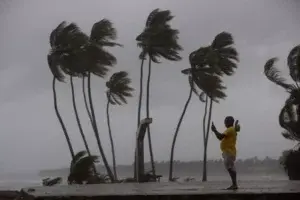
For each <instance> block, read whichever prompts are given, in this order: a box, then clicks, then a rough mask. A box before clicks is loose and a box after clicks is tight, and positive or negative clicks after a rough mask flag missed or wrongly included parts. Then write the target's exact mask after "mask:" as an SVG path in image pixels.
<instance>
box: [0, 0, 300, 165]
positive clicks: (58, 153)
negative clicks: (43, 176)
mask: <svg viewBox="0 0 300 200" xmlns="http://www.w3.org/2000/svg"><path fill="white" fill-rule="evenodd" d="M299 3H300V2H296V0H285V1H282V0H255V1H254V0H252V1H251V0H227V1H217V0H209V1H208V0H206V1H204V0H203V1H202V0H201V1H200V0H189V1H179V0H176V1H175V0H168V1H167V0H160V1H158V0H155V1H154V0H152V1H150V0H143V1H141V0H126V1H121V0H111V1H100V0H90V1H79V0H52V1H46V0H26V1H25V0H18V1H17V0H15V1H9V0H2V1H1V2H0V11H1V14H0V27H1V29H0V133H1V134H0V147H1V151H0V169H1V170H5V171H11V170H23V169H39V168H41V169H42V168H43V169H44V168H56V167H62V166H68V163H69V161H70V158H69V152H68V149H67V145H66V142H65V138H64V136H63V133H62V130H61V128H60V125H59V123H58V120H57V118H56V116H55V112H54V109H53V95H52V90H51V79H52V75H51V73H50V71H49V69H48V66H47V62H46V55H47V53H48V50H49V34H50V32H51V31H52V30H53V29H54V28H55V27H56V26H57V25H58V24H59V23H60V22H61V21H63V20H66V21H68V22H76V23H77V24H78V25H79V26H80V27H82V29H83V30H84V31H86V32H87V33H89V31H90V28H91V27H92V25H93V23H95V22H96V21H98V20H101V19H103V18H108V19H110V20H111V21H112V22H114V24H115V27H116V28H117V30H118V35H119V38H118V42H120V43H122V44H123V45H124V48H115V49H113V50H112V52H113V53H114V54H115V56H116V57H117V58H118V64H117V65H116V66H115V69H114V70H113V71H117V70H127V71H128V72H129V74H130V76H131V78H132V81H133V86H134V87H135V88H137V87H138V79H139V66H140V61H139V60H138V54H139V52H140V50H139V49H138V48H137V46H136V42H135V37H136V35H137V34H138V33H139V32H140V31H141V30H142V28H143V26H144V23H145V19H146V17H147V16H148V14H149V13H150V12H151V11H152V10H153V9H155V8H161V9H170V10H171V11H172V13H173V14H174V15H175V18H174V20H173V21H172V25H173V26H174V27H176V28H178V29H179V30H180V44H181V45H182V46H183V47H184V49H185V50H184V51H183V52H182V54H181V55H182V56H183V60H182V61H181V62H177V63H174V62H169V61H163V62H162V63H161V64H159V65H157V64H154V65H153V76H152V78H153V79H152V85H151V115H152V117H153V118H154V122H153V124H152V129H151V130H152V138H153V147H154V154H155V159H156V160H158V161H161V160H168V159H169V153H170V146H171V141H172V137H173V134H174V130H175V126H176V124H177V122H178V118H179V115H180V114H181V112H182V109H183V106H184V103H185V101H186V99H187V96H188V83H187V79H186V77H184V76H183V75H182V74H181V73H180V70H181V69H183V68H186V67H189V65H188V54H189V53H190V52H191V51H193V50H195V49H197V48H199V47H200V46H204V45H208V44H209V42H210V41H211V40H212V39H213V38H214V36H215V35H216V34H218V33H219V32H222V31H228V32H231V33H232V34H233V36H234V39H235V42H236V48H237V49H238V51H239V53H240V64H239V68H238V70H237V71H236V74H235V75H234V76H233V77H229V78H225V84H226V86H227V87H228V89H227V91H226V93H227V95H228V98H227V99H226V100H225V101H221V102H220V104H219V105H214V111H213V121H215V124H216V125H217V127H218V128H219V130H222V129H223V128H224V127H223V119H224V117H225V116H226V115H233V116H235V117H236V118H238V119H239V120H240V123H241V125H242V131H241V133H240V135H239V138H238V157H239V158H246V157H252V156H258V157H260V158H262V157H265V156H271V157H278V156H279V155H280V154H281V152H282V150H284V149H287V148H290V147H291V146H292V145H293V143H292V142H290V141H287V140H285V139H283V137H282V136H281V134H280V132H281V128H280V127H279V125H278V114H279V111H280V108H281V106H282V105H283V103H284V100H285V98H286V96H287V94H286V93H285V92H284V91H283V90H282V89H281V88H278V87H277V86H275V85H274V84H272V83H271V82H269V81H268V80H267V79H266V78H265V77H264V75H263V73H262V72H263V65H264V63H265V61H266V60H267V59H269V58H270V57H273V56H279V57H280V62H279V63H278V66H279V68H280V69H282V70H284V73H285V74H287V69H286V67H285V66H286V65H285V60H286V56H287V54H288V52H289V50H290V49H291V48H292V47H293V46H295V45H297V44H299V43H300V38H299V35H300V28H299V26H298V23H299V20H298V19H299V14H298V13H297V11H299V8H300V4H299ZM297 22H298V23H297ZM104 85H105V84H104V80H102V79H99V78H96V77H95V78H93V95H94V96H93V99H94V102H95V109H96V114H97V119H98V126H99V129H100V133H101V138H102V143H103V146H104V148H105V152H106V154H107V157H108V158H109V160H111V156H110V145H109V140H108V131H107V126H106V120H105V103H106V99H105V95H104V91H105V87H104ZM76 86H77V90H76V92H77V101H78V107H79V112H80V115H81V119H82V123H83V125H84V130H85V132H86V135H87V137H88V141H89V144H90V146H91V148H92V149H93V152H95V153H96V154H98V150H97V146H96V141H95V139H94V136H93V132H92V130H91V127H90V124H89V122H88V119H87V115H86V113H85V110H84V107H83V105H84V104H83V101H82V94H81V87H80V82H79V80H77V81H76ZM57 91H58V98H59V107H60V110H61V114H62V116H63V118H64V121H65V123H66V125H67V128H68V131H69V133H70V135H71V139H72V143H73V144H74V147H75V150H76V151H79V150H82V149H83V144H82V141H81V138H80V135H79V131H78V128H77V125H76V121H75V117H74V114H73V110H72V104H71V92H70V88H69V85H68V84H58V87H57ZM137 92H138V91H136V93H135V96H134V98H132V99H130V100H129V104H128V105H126V106H123V107H119V106H118V107H114V108H112V109H111V111H112V114H111V117H112V130H113V135H114V137H115V144H116V156H117V162H118V163H119V164H130V163H132V160H133V151H134V136H135V131H136V112H137V106H136V105H137V101H138V99H137V94H138V93H137ZM203 108H204V105H203V104H201V103H200V102H199V101H198V99H197V98H196V97H194V98H193V100H192V103H191V105H190V107H189V108H188V112H187V114H186V117H185V120H184V123H183V124H182V127H181V130H180V133H179V137H178V140H177V141H178V142H177V146H176V151H175V159H178V160H184V161H187V160H199V159H202V147H203V145H202V131H201V130H202V114H203V110H204V109H203ZM143 114H144V113H143ZM146 148H147V146H146ZM208 157H209V158H220V157H221V156H220V150H219V144H218V141H217V139H216V138H215V137H214V136H213V135H211V137H210V140H209V152H208ZM146 158H147V159H148V158H149V156H148V152H147V151H146Z"/></svg>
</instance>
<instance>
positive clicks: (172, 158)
mask: <svg viewBox="0 0 300 200" xmlns="http://www.w3.org/2000/svg"><path fill="white" fill-rule="evenodd" d="M183 72H184V70H183V71H182V73H183ZM192 79H193V78H192V75H191V74H189V77H188V80H189V85H190V91H189V94H188V98H187V100H186V102H185V104H184V107H183V111H182V113H181V115H180V118H179V121H178V124H177V126H176V129H175V133H174V136H173V141H172V147H171V155H170V167H169V181H173V161H174V149H175V144H176V139H177V136H178V133H179V129H180V126H181V123H182V121H183V117H184V115H185V113H186V110H187V108H188V106H189V104H190V101H191V99H192V94H193V92H195V93H196V94H198V92H197V90H196V89H195V86H194V82H193V80H192Z"/></svg>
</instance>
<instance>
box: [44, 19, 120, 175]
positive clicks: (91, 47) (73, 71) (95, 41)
mask: <svg viewBox="0 0 300 200" xmlns="http://www.w3.org/2000/svg"><path fill="white" fill-rule="evenodd" d="M64 25H65V23H62V24H61V25H60V26H59V27H60V29H61V30H62V31H60V32H59V34H57V33H56V32H54V34H51V36H50V38H58V39H56V40H55V41H54V43H55V44H54V45H56V46H55V47H56V48H53V49H54V50H53V51H52V52H51V54H50V55H51V57H54V56H55V55H58V56H56V57H57V58H58V59H57V62H56V65H54V66H53V69H52V71H55V70H56V71H58V69H61V70H62V71H63V72H64V73H66V74H69V75H72V76H79V77H80V76H83V77H84V76H87V79H88V85H87V87H88V88H87V89H88V100H89V107H90V112H91V119H90V120H91V124H92V127H93V130H94V133H95V137H96V140H97V144H98V147H99V151H100V154H101V158H102V160H103V163H104V165H105V167H106V170H107V173H108V175H109V177H110V179H111V180H112V181H114V177H113V173H112V171H111V169H110V167H109V165H108V162H107V159H106V156H105V154H104V150H103V148H102V145H101V140H100V137H99V132H98V128H97V121H96V117H95V112H94V107H93V101H92V94H91V74H94V75H96V76H99V77H104V76H105V75H106V73H107V71H108V70H109V69H108V66H113V65H114V64H115V63H116V58H115V57H114V56H113V55H111V54H110V53H109V52H107V51H106V50H105V49H104V47H105V46H114V45H116V44H115V43H113V42H111V40H113V39H115V38H116V30H115V29H114V28H113V27H112V23H111V22H110V21H108V20H106V19H103V20H101V21H99V22H97V23H95V24H94V26H93V28H92V30H91V34H90V36H89V37H88V36H87V35H86V34H84V33H82V32H81V31H80V29H79V28H78V27H77V26H76V25H75V24H73V23H72V24H70V25H69V26H64ZM55 35H57V36H55ZM83 83H84V81H83Z"/></svg>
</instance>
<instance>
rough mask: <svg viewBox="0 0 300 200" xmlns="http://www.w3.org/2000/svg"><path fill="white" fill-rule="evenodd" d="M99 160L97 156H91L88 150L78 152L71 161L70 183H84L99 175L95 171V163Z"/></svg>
mask: <svg viewBox="0 0 300 200" xmlns="http://www.w3.org/2000/svg"><path fill="white" fill-rule="evenodd" d="M97 162H98V157H97V156H89V155H87V152H86V151H80V152H78V153H77V154H76V155H75V157H74V158H73V159H72V161H71V165H70V174H69V176H68V183H69V184H84V183H86V182H88V181H89V180H90V179H91V178H93V177H95V176H97V174H95V173H94V165H95V163H97Z"/></svg>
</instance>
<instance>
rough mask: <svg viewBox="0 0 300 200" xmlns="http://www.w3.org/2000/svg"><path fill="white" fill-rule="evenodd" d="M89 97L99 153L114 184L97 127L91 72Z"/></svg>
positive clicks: (89, 76) (89, 75)
mask: <svg viewBox="0 0 300 200" xmlns="http://www.w3.org/2000/svg"><path fill="white" fill-rule="evenodd" d="M88 97H89V103H90V109H91V117H92V120H91V123H92V127H93V130H94V133H95V137H96V140H97V144H98V148H99V151H100V155H101V157H102V160H103V163H104V166H105V168H106V171H107V174H108V176H109V178H110V180H111V181H112V182H114V180H115V179H114V175H113V173H112V171H111V169H110V167H109V165H108V162H107V159H106V156H105V154H104V150H103V148H102V145H101V141H100V136H99V131H98V127H97V121H96V116H95V112H94V106H93V99H92V91H91V73H90V72H89V74H88Z"/></svg>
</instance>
